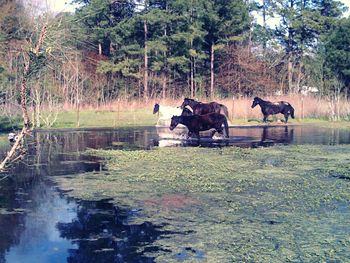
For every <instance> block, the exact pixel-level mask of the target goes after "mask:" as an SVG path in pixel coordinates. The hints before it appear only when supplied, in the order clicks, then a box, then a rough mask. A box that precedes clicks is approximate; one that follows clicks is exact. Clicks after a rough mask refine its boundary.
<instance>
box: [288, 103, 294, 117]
mask: <svg viewBox="0 0 350 263" xmlns="http://www.w3.org/2000/svg"><path fill="white" fill-rule="evenodd" d="M289 107H290V108H289V110H290V116H291V117H292V118H293V119H294V108H293V107H292V105H290V104H289Z"/></svg>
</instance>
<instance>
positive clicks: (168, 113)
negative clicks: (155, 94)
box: [153, 103, 192, 123]
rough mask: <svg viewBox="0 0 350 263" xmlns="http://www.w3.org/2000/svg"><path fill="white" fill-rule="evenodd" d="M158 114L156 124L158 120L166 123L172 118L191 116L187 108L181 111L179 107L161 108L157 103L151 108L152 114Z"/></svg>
mask: <svg viewBox="0 0 350 263" xmlns="http://www.w3.org/2000/svg"><path fill="white" fill-rule="evenodd" d="M157 112H159V115H160V117H159V119H158V123H159V121H160V120H164V121H168V120H170V119H171V117H173V116H178V115H182V116H189V115H192V111H191V110H190V109H188V108H187V107H186V108H184V109H182V108H181V107H171V106H163V105H160V104H158V103H156V104H154V107H153V114H156V113H157Z"/></svg>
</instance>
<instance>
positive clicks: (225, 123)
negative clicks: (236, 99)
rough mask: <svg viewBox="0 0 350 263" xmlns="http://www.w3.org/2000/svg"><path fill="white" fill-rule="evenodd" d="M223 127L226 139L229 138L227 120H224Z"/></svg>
mask: <svg viewBox="0 0 350 263" xmlns="http://www.w3.org/2000/svg"><path fill="white" fill-rule="evenodd" d="M224 127H225V133H226V138H229V137H230V134H229V131H228V123H227V118H226V117H225V118H224Z"/></svg>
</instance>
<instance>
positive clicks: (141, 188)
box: [56, 145, 350, 262]
mask: <svg viewBox="0 0 350 263" xmlns="http://www.w3.org/2000/svg"><path fill="white" fill-rule="evenodd" d="M89 154H92V155H96V156H99V157H103V158H105V163H106V167H107V168H108V171H102V172H92V173H85V174H80V175H78V176H74V177H72V176H70V177H60V178H57V179H56V180H57V183H58V185H59V187H60V188H61V189H64V190H71V191H70V192H68V194H69V195H71V196H73V197H75V198H80V199H86V200H99V199H103V198H113V202H114V203H115V204H116V205H117V206H125V207H129V208H138V209H139V208H140V209H142V210H141V212H140V213H139V214H138V215H137V216H135V217H133V218H131V220H132V221H133V223H141V222H144V221H150V222H152V223H154V224H156V225H164V226H163V230H168V231H171V232H174V234H168V235H166V236H163V238H161V239H159V240H156V241H154V243H153V244H152V246H154V245H156V246H159V247H160V248H162V249H163V250H159V251H157V252H147V253H146V252H145V253H146V254H147V255H150V256H153V257H155V258H156V261H157V262H177V259H176V254H178V253H181V251H184V250H185V251H197V253H198V252H201V254H203V257H202V256H201V257H198V255H197V254H196V253H194V252H193V253H192V254H191V253H190V252H188V254H189V255H187V258H186V259H185V262H203V261H205V262H346V261H347V260H348V259H349V258H350V236H349V233H350V210H349V200H350V181H349V179H350V146H309V145H303V146H278V147H271V148H258V149H242V148H236V147H227V148H199V147H197V148H157V149H154V150H149V151H147V150H136V151H122V150H109V151H105V150H91V151H89ZM175 233H176V234H175ZM188 248H191V249H192V250H189V249H188ZM144 250H145V251H152V249H147V247H145V248H144ZM168 251H171V252H168Z"/></svg>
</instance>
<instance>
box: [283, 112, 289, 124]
mask: <svg viewBox="0 0 350 263" xmlns="http://www.w3.org/2000/svg"><path fill="white" fill-rule="evenodd" d="M288 117H289V114H288V113H287V114H284V122H285V123H287V122H288Z"/></svg>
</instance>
